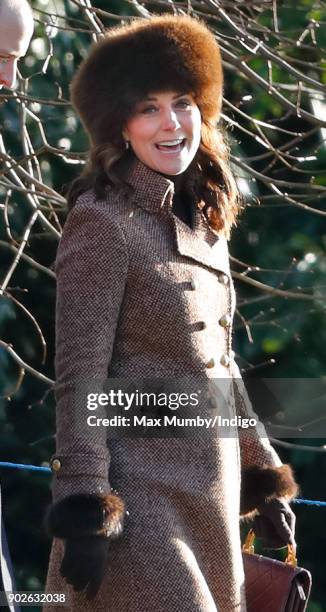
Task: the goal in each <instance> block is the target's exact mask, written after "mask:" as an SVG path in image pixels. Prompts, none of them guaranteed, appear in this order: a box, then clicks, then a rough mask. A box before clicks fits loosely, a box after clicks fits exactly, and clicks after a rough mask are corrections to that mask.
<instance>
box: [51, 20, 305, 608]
mask: <svg viewBox="0 0 326 612" xmlns="http://www.w3.org/2000/svg"><path fill="white" fill-rule="evenodd" d="M221 101H222V67H221V58H220V52H219V49H218V46H217V45H216V42H215V39H214V37H213V35H212V34H211V33H210V32H209V30H208V29H207V28H206V27H205V26H204V25H203V24H201V23H199V22H198V21H196V20H194V19H191V18H190V17H175V16H160V17H155V18H153V19H151V20H150V21H148V20H139V21H137V22H136V23H134V24H132V25H130V26H124V27H120V28H117V29H115V30H113V31H110V32H108V34H107V36H106V37H105V38H104V39H103V40H101V41H100V42H99V43H98V44H96V45H95V46H94V47H93V49H92V50H91V52H90V55H89V57H88V58H87V59H86V60H85V61H84V62H83V64H82V65H81V67H80V69H79V71H78V73H77V75H76V77H75V79H74V82H73V85H72V102H73V104H74V106H75V108H76V109H77V111H78V113H79V115H80V117H81V119H82V121H83V123H84V126H85V128H86V130H87V131H88V134H89V136H90V140H91V150H90V156H89V161H88V165H87V167H86V169H85V172H84V173H83V175H82V176H81V177H80V179H78V180H77V182H76V183H75V184H74V185H73V186H72V189H71V191H70V194H69V198H68V200H69V206H70V209H71V210H70V214H69V216H68V220H67V222H66V225H65V228H64V232H63V236H62V239H61V242H60V246H59V251H58V255H57V261H56V271H57V277H58V293H57V296H58V300H57V322H56V325H57V345H56V374H57V384H56V399H57V452H56V454H55V456H54V457H53V458H52V468H53V472H54V483H53V495H54V504H53V506H52V508H51V509H50V512H49V515H48V529H49V531H50V533H51V535H53V536H55V539H54V542H53V548H52V553H51V559H50V567H49V573H48V581H47V592H52V593H65V594H66V595H67V597H68V606H69V609H71V610H79V609H83V610H109V611H110V612H127V611H130V612H153V611H154V610H155V611H156V612H194V611H199V612H213V611H216V610H218V611H219V612H229V611H231V610H232V611H234V610H237V611H241V612H244V611H245V609H246V605H245V595H244V585H243V567H242V558H241V546H240V536H239V511H240V462H241V468H242V471H243V482H242V512H243V513H245V514H246V513H249V512H253V511H256V509H259V511H260V519H261V521H263V522H264V521H269V523H268V526H269V528H270V529H271V530H272V532H273V533H271V534H270V535H271V536H272V537H273V538H274V543H275V541H276V544H280V543H281V544H282V543H284V542H287V541H290V540H292V541H293V514H292V512H291V510H290V508H289V506H288V504H287V501H286V499H288V500H289V499H290V498H291V497H292V496H293V495H294V494H295V493H296V484H295V481H294V479H293V475H292V473H291V469H290V467H289V466H282V464H281V461H280V459H279V458H278V456H277V454H276V453H275V451H274V450H273V449H272V448H271V446H270V444H269V442H268V440H267V439H266V434H264V429H263V428H262V426H261V425H260V424H259V425H258V426H257V428H254V429H252V430H251V432H250V434H249V433H247V434H246V435H243V434H241V433H239V438H238V436H237V435H234V436H233V437H220V436H219V435H212V436H209V437H206V438H205V439H204V438H202V437H200V436H199V437H198V436H197V437H190V438H189V439H186V440H185V439H179V438H177V437H174V438H173V437H170V438H169V439H160V438H158V439H152V438H149V439H141V438H138V439H132V435H131V436H130V438H128V437H126V435H124V436H123V437H122V438H121V439H119V438H118V439H115V440H110V441H109V442H107V440H106V430H105V427H87V426H86V424H85V423H86V417H85V412H87V410H86V409H85V402H83V401H81V391H80V390H81V388H82V386H83V384H84V383H85V381H86V380H87V381H93V387H92V389H91V390H92V391H94V390H97V391H98V390H100V389H101V388H102V384H103V382H104V380H105V379H106V377H110V378H113V379H122V378H123V379H124V380H127V381H129V380H137V381H142V380H143V379H148V378H159V379H164V380H165V381H167V380H169V381H171V380H177V379H178V378H185V377H186V378H187V379H188V378H189V379H192V380H195V381H196V383H198V384H199V383H200V385H201V388H202V389H204V391H205V394H204V395H205V398H206V400H204V404H202V405H203V406H205V401H208V399H209V396H212V393H211V389H212V386H213V387H214V384H215V383H216V381H219V382H222V381H227V383H230V382H232V386H234V400H232V401H233V404H232V410H231V413H232V414H237V415H239V416H243V417H248V416H251V417H252V416H255V415H254V414H253V413H252V411H251V407H250V403H249V400H248V398H247V396H246V394H245V390H244V389H243V386H242V385H241V378H240V374H239V370H238V369H237V366H236V364H235V362H234V359H233V353H232V351H231V332H232V329H231V323H232V316H233V312H234V291H233V286H232V280H231V275H230V268H229V261H228V250H227V237H228V236H229V232H230V228H231V226H232V224H233V223H234V221H235V218H236V215H237V212H238V199H237V192H236V186H235V182H234V179H233V178H232V175H231V173H230V170H229V168H228V164H227V150H226V146H225V144H224V142H223V138H222V136H221V134H220V132H219V131H217V130H216V128H215V127H214V126H215V124H216V122H217V120H218V118H219V116H220V110H221ZM213 383H214V384H213ZM95 384H96V387H94V385H95ZM179 391H182V389H179ZM213 395H214V394H213ZM232 397H233V396H232ZM211 399H212V397H211ZM103 410H104V409H103ZM218 410H219V408H218ZM233 411H234V412H233ZM103 414H104V412H103V411H102V410H101V407H98V408H97V410H96V417H99V418H102V416H103ZM243 431H248V430H243ZM240 451H241V461H240ZM109 464H110V472H109ZM108 472H109V477H108ZM111 486H112V487H114V488H115V489H117V490H118V491H119V493H116V492H113V491H112V490H111V489H110V487H111ZM126 508H127V510H128V515H127V517H125V509H126ZM285 519H286V520H285ZM287 521H288V522H289V524H290V527H289V526H288V524H287ZM263 526H264V523H263ZM273 530H274V531H273ZM118 535H120V537H119V538H116V536H118ZM68 583H69V584H68ZM45 609H47V608H45ZM62 609H64V608H62Z"/></svg>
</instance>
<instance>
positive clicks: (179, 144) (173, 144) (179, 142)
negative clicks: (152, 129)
mask: <svg viewBox="0 0 326 612" xmlns="http://www.w3.org/2000/svg"><path fill="white" fill-rule="evenodd" d="M185 144H186V138H177V139H175V140H170V141H168V140H166V141H164V142H160V143H157V144H155V147H156V148H157V149H158V150H159V151H162V152H163V151H164V152H165V153H179V152H180V151H182V149H183V147H184V146H185Z"/></svg>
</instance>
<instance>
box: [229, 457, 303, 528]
mask: <svg viewBox="0 0 326 612" xmlns="http://www.w3.org/2000/svg"><path fill="white" fill-rule="evenodd" d="M298 491H299V487H298V485H297V483H296V481H295V479H294V475H293V472H292V468H291V466H290V465H288V464H284V465H281V466H280V467H272V466H268V465H266V466H263V467H260V466H258V465H252V466H250V467H248V468H246V469H244V470H243V471H242V475H241V501H240V514H241V516H244V515H246V514H248V513H250V512H253V511H254V510H256V509H257V507H258V506H259V505H260V504H262V503H263V502H265V501H269V500H270V499H273V498H275V497H285V499H286V500H287V501H290V500H291V499H293V497H295V496H296V495H297V493H298Z"/></svg>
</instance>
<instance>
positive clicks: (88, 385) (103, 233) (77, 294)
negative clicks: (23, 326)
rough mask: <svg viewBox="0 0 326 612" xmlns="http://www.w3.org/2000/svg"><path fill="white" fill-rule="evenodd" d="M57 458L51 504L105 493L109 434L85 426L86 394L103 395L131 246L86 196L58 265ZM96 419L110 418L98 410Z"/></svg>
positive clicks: (74, 216) (53, 461) (71, 222)
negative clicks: (78, 495) (66, 499)
mask: <svg viewBox="0 0 326 612" xmlns="http://www.w3.org/2000/svg"><path fill="white" fill-rule="evenodd" d="M55 267H56V274H57V302H56V355H55V373H56V384H55V398H56V453H55V455H54V456H53V457H52V459H51V465H52V471H53V474H54V477H53V499H54V501H58V500H60V499H62V498H65V497H67V496H70V495H72V494H106V493H108V492H109V491H110V485H109V481H108V470H109V454H108V449H107V445H106V431H105V427H103V426H99V427H96V426H95V427H91V426H89V425H87V417H88V416H89V415H90V414H94V412H92V413H90V412H89V410H88V409H87V405H86V393H85V389H87V390H89V391H91V392H94V391H96V392H100V390H101V388H102V385H103V382H104V381H105V379H106V378H107V377H108V369H109V365H110V361H111V357H112V351H113V346H114V338H115V333H116V328H117V323H118V317H119V312H120V307H121V303H122V300H123V295H124V290H125V284H126V276H127V269H128V253H127V245H126V241H125V238H124V234H123V232H122V229H121V228H120V226H119V224H118V222H117V221H116V220H115V219H112V218H111V217H110V214H109V211H108V209H107V208H104V207H103V208H100V203H97V204H92V202H91V201H90V200H89V198H88V199H87V195H85V196H82V198H81V199H79V200H78V201H77V203H76V204H75V206H74V208H73V209H72V211H71V212H70V214H69V216H68V219H67V221H66V224H65V226H64V230H63V234H62V238H61V240H60V244H59V248H58V253H57V258H56V266H55ZM95 414H96V416H97V417H103V416H106V415H105V414H104V408H102V409H101V408H100V407H99V408H97V409H96V412H95Z"/></svg>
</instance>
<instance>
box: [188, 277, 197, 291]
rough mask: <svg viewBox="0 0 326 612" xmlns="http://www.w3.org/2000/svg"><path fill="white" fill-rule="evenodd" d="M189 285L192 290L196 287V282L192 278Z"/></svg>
mask: <svg viewBox="0 0 326 612" xmlns="http://www.w3.org/2000/svg"><path fill="white" fill-rule="evenodd" d="M190 287H191V289H192V291H196V289H197V283H196V281H195V280H194V279H193V278H192V279H191V281H190Z"/></svg>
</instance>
